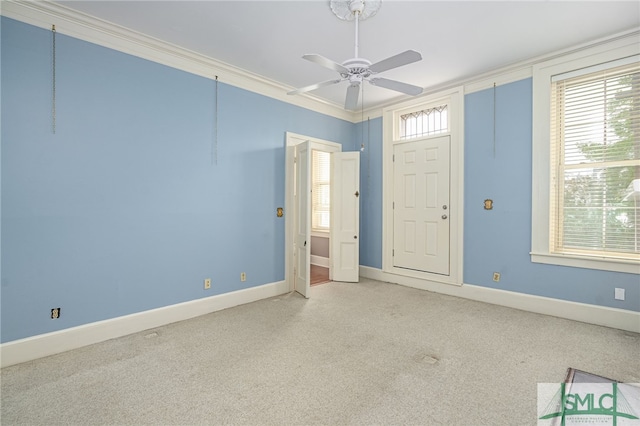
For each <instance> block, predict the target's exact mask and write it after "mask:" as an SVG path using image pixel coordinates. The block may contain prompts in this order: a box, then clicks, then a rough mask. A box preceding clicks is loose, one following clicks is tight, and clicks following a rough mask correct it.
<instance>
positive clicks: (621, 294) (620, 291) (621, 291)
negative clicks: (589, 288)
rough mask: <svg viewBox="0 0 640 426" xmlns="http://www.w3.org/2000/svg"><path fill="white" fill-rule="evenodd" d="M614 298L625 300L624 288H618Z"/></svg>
mask: <svg viewBox="0 0 640 426" xmlns="http://www.w3.org/2000/svg"><path fill="white" fill-rule="evenodd" d="M614 298H615V299H616V300H624V288H616V289H615V292H614Z"/></svg>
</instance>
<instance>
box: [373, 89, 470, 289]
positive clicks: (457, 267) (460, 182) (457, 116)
mask: <svg viewBox="0 0 640 426" xmlns="http://www.w3.org/2000/svg"><path fill="white" fill-rule="evenodd" d="M442 104H447V105H448V115H449V133H440V134H438V135H434V136H446V135H449V136H450V137H451V142H450V143H451V146H450V151H449V152H450V158H449V176H450V180H449V187H450V191H449V213H448V214H449V219H450V234H449V243H450V244H449V259H450V260H449V261H450V270H449V275H448V276H447V275H440V274H434V273H429V272H421V271H414V270H410V269H405V268H397V267H394V266H393V253H392V250H393V237H394V235H393V199H394V193H393V191H394V189H393V186H394V185H393V167H394V165H393V147H394V145H395V144H396V143H402V142H406V141H404V140H403V141H401V140H399V138H398V137H397V135H398V126H397V125H396V123H397V122H398V119H399V116H400V115H401V114H404V113H407V112H411V111H416V110H420V109H421V108H429V107H434V106H438V105H442ZM382 140H383V143H382V206H383V207H382V271H383V272H386V273H389V274H395V275H401V276H405V277H411V278H419V279H422V280H428V281H433V282H439V283H445V284H453V285H462V282H463V276H462V270H463V268H462V266H463V223H464V215H463V208H464V199H463V197H464V144H463V141H464V88H463V87H462V86H459V87H454V88H452V89H448V90H445V91H441V92H438V93H433V94H431V95H427V96H424V97H420V98H419V99H411V100H409V101H406V102H403V103H400V104H397V105H394V106H392V107H389V108H385V109H384V110H383V139H382Z"/></svg>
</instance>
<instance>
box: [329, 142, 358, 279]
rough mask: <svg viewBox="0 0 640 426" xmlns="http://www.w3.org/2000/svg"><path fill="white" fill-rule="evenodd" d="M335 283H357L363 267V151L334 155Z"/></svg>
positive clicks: (332, 253)
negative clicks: (361, 172) (361, 205)
mask: <svg viewBox="0 0 640 426" xmlns="http://www.w3.org/2000/svg"><path fill="white" fill-rule="evenodd" d="M330 229H331V231H330V232H331V233H330V255H329V258H330V259H331V267H330V268H329V273H330V274H331V276H330V279H331V280H332V281H345V282H358V281H359V275H360V270H359V264H360V243H359V241H360V152H334V153H332V154H331V227H330Z"/></svg>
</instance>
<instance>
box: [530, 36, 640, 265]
mask: <svg viewBox="0 0 640 426" xmlns="http://www.w3.org/2000/svg"><path fill="white" fill-rule="evenodd" d="M639 64H640V55H638V42H637V37H635V36H634V35H633V34H632V33H629V34H626V35H621V36H619V37H616V38H612V39H611V40H609V41H602V42H600V43H596V44H594V45H592V46H590V47H584V48H581V49H576V50H574V51H571V52H569V53H567V54H565V55H558V56H555V57H553V58H551V59H549V60H548V61H544V62H540V63H538V64H536V65H534V66H533V67H532V71H533V73H532V74H533V92H532V94H533V122H532V125H533V140H532V143H533V146H532V156H533V157H532V211H531V213H532V217H531V219H532V229H531V260H532V261H533V262H538V263H547V264H553V265H563V266H572V267H579V268H590V269H599V270H606V271H617V272H626V273H634V274H638V273H639V272H640V252H639V251H638V247H640V240H639V238H640V228H639V227H638V225H639V224H640V211H639V210H638V208H639V207H640V197H639V195H640V194H639V192H638V191H639V190H640V180H639V179H640V111H639V108H640V79H639V77H640V75H639V73H640V66H639Z"/></svg>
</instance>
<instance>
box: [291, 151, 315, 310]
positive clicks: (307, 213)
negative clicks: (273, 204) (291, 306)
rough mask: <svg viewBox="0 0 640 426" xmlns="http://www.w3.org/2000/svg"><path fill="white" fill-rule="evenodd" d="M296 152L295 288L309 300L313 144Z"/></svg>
mask: <svg viewBox="0 0 640 426" xmlns="http://www.w3.org/2000/svg"><path fill="white" fill-rule="evenodd" d="M295 150H296V153H295V167H294V168H295V169H296V170H295V176H296V179H295V189H294V193H295V203H296V208H295V211H296V220H295V225H294V226H295V232H294V234H295V241H294V253H295V271H294V277H295V278H294V287H295V290H296V291H297V292H298V293H300V294H301V295H303V296H304V297H306V298H307V299H308V298H309V296H310V293H311V287H310V282H311V271H310V265H311V250H310V246H311V143H310V142H309V141H306V142H303V143H300V144H298V145H296V148H295Z"/></svg>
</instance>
